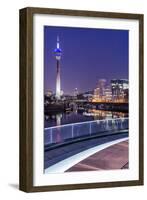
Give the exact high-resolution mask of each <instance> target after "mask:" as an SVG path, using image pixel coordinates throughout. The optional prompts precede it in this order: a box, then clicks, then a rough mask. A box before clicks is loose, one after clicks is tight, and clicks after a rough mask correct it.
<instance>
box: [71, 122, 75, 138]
mask: <svg viewBox="0 0 147 200" xmlns="http://www.w3.org/2000/svg"><path fill="white" fill-rule="evenodd" d="M73 126H74V125H73V124H72V127H71V135H72V138H73V137H74V132H73V129H74V127H73Z"/></svg>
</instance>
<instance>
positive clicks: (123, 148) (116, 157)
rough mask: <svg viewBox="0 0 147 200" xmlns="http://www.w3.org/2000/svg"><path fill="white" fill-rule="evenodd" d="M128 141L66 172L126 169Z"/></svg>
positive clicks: (91, 157) (93, 156)
mask: <svg viewBox="0 0 147 200" xmlns="http://www.w3.org/2000/svg"><path fill="white" fill-rule="evenodd" d="M128 146H129V145H128V140H127V141H124V142H120V143H118V144H115V145H113V146H110V147H108V148H106V149H104V150H102V151H100V152H98V153H95V154H93V155H92V156H89V157H88V158H86V159H84V160H83V161H81V162H79V163H77V164H76V165H74V166H73V167H71V168H69V169H68V170H67V172H73V171H93V170H95V171H96V170H112V169H128V167H129V164H128Z"/></svg>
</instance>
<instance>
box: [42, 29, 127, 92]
mask: <svg viewBox="0 0 147 200" xmlns="http://www.w3.org/2000/svg"><path fill="white" fill-rule="evenodd" d="M57 36H59V37H60V47H61V49H62V52H63V53H62V58H61V61H60V62H61V90H63V91H64V93H66V94H72V93H73V91H74V89H75V88H78V90H79V91H80V92H86V91H90V90H93V89H94V88H95V87H96V85H97V81H98V79H101V78H105V79H107V81H108V82H110V80H111V79H128V31H127V30H110V29H109V30H108V29H89V28H88V29H87V28H69V27H48V26H45V27H44V89H45V92H46V91H48V90H51V91H53V92H54V93H55V85H56V61H55V58H54V55H53V51H54V49H55V47H56V40H57ZM79 44H80V45H79ZM108 82H107V83H108Z"/></svg>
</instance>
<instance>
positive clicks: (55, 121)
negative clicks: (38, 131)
mask: <svg viewBox="0 0 147 200" xmlns="http://www.w3.org/2000/svg"><path fill="white" fill-rule="evenodd" d="M124 117H128V113H125V112H113V111H104V110H96V109H89V110H82V111H78V110H75V111H73V112H63V113H57V114H51V115H45V119H44V127H45V128H47V127H52V126H59V125H63V124H71V123H77V122H84V121H92V120H103V119H116V118H124Z"/></svg>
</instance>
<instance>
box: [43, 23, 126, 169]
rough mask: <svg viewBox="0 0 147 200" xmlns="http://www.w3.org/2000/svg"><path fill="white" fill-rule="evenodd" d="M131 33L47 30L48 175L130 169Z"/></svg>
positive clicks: (45, 165)
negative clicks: (129, 72) (129, 46)
mask: <svg viewBox="0 0 147 200" xmlns="http://www.w3.org/2000/svg"><path fill="white" fill-rule="evenodd" d="M128 40H129V33H128V30H113V29H92V28H71V27H50V26H45V27H44V170H45V171H44V172H45V173H59V172H60V173H61V172H75V171H92V170H117V169H122V170H123V169H128V168H129V101H128V100H129V79H128V71H129V70H128V69H129V60H128V59H129V55H128V53H129V52H128V44H129V43H128Z"/></svg>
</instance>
